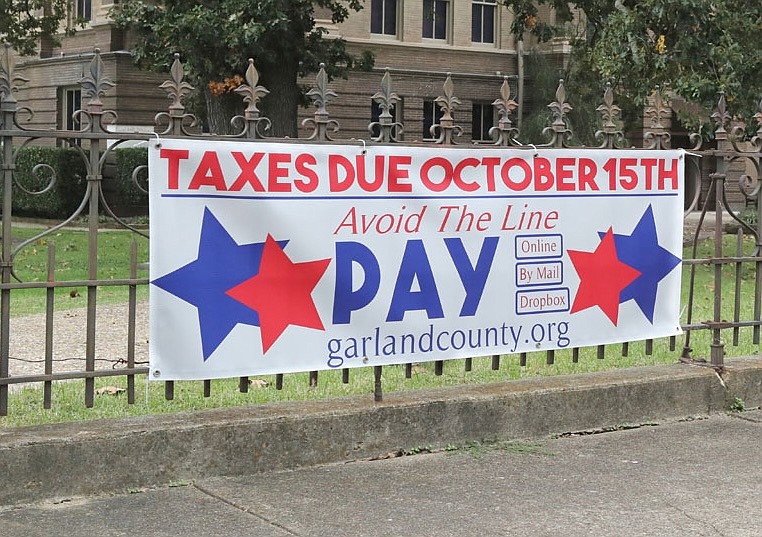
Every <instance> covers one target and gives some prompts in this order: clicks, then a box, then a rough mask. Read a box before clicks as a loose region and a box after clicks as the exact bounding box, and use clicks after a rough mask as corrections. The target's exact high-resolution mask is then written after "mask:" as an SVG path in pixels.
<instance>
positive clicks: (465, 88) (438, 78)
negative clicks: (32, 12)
mask: <svg viewBox="0 0 762 537" xmlns="http://www.w3.org/2000/svg"><path fill="white" fill-rule="evenodd" d="M113 5H114V0H75V1H74V2H73V3H72V14H71V16H72V17H73V18H80V19H84V20H86V21H87V22H86V23H85V26H84V27H83V28H80V29H78V31H77V33H76V34H75V35H74V36H70V37H62V38H61V39H60V41H61V45H60V46H53V45H52V44H50V43H49V42H46V41H43V42H42V43H41V47H40V53H39V56H37V57H29V58H19V59H18V60H17V65H16V68H17V71H18V73H19V74H20V75H21V76H23V77H24V78H26V79H27V80H28V82H27V83H25V84H23V85H21V86H20V88H19V89H20V91H19V93H18V94H17V99H18V100H19V102H20V103H21V104H22V105H23V106H27V107H29V108H30V109H32V110H34V111H35V114H34V117H32V118H30V120H29V126H30V127H35V128H51V127H54V128H58V129H75V128H77V117H76V115H75V114H74V112H75V111H76V110H78V109H79V107H80V106H81V100H82V93H81V89H80V87H79V81H80V80H81V79H82V78H83V77H84V76H85V75H86V74H87V73H86V70H87V69H88V68H89V63H90V59H91V58H92V53H93V50H94V49H95V48H98V49H99V50H100V52H101V58H102V60H103V65H104V70H105V76H106V77H107V78H108V79H109V80H111V81H112V82H114V83H115V87H114V88H113V89H111V90H110V91H108V92H107V93H106V95H105V97H104V98H103V104H104V107H105V108H106V109H109V110H114V111H116V112H117V115H118V117H117V119H116V121H115V125H116V127H115V129H116V130H121V129H123V130H127V131H128V130H135V129H139V130H146V129H151V128H152V127H153V125H154V116H155V114H156V113H157V112H159V111H162V110H165V109H166V107H167V97H166V93H165V92H164V91H163V90H161V89H160V88H159V85H160V84H161V83H162V82H163V81H164V80H166V79H167V77H168V75H167V74H156V73H149V72H144V71H140V70H138V69H137V68H136V67H135V66H134V64H133V60H132V57H131V55H130V48H131V40H130V37H129V36H128V35H125V33H124V32H122V31H120V30H118V29H116V28H115V27H114V26H113V24H112V23H111V21H110V19H109V15H108V14H109V10H110V9H111V8H112V7H113ZM327 15H328V14H327V13H321V12H320V11H319V10H318V11H317V12H316V20H317V23H318V24H319V25H321V26H324V27H326V28H327V29H328V31H329V33H328V38H332V37H341V38H343V39H345V40H346V41H347V43H348V48H349V50H350V51H351V52H353V53H354V54H356V55H360V54H362V53H363V52H365V51H369V52H371V53H372V54H373V56H374V58H375V66H374V68H373V69H372V70H371V71H367V72H359V71H353V72H351V73H350V74H349V77H348V78H347V79H346V80H333V81H332V82H331V84H330V87H331V89H332V90H333V91H334V92H336V93H337V94H338V97H337V98H335V99H334V100H333V101H332V103H331V105H330V108H329V111H330V114H331V117H332V118H333V119H335V120H337V121H338V122H339V124H340V126H341V136H340V137H341V138H366V139H367V138H369V137H370V135H371V133H370V132H369V131H368V124H369V123H370V122H371V121H374V120H376V119H377V118H378V115H379V112H380V110H379V108H378V105H377V104H376V103H374V102H373V100H372V98H371V96H372V95H373V94H375V93H376V92H378V91H379V88H380V84H381V79H382V76H383V74H384V73H385V72H386V71H387V70H388V72H389V73H390V75H391V78H392V86H393V87H392V90H393V91H394V92H395V93H396V94H397V95H398V96H399V97H400V102H399V103H398V104H397V105H396V106H395V109H394V110H393V112H392V113H393V115H394V117H395V120H396V121H398V122H400V123H402V124H404V132H402V133H401V135H400V136H399V138H400V139H401V140H404V141H406V142H415V141H421V140H425V139H429V138H431V137H432V133H431V131H430V127H431V125H432V124H435V123H437V122H438V120H439V118H440V117H441V110H440V109H439V107H438V106H437V105H436V103H435V99H436V98H437V97H439V96H440V95H442V93H443V84H444V81H445V79H446V77H447V74H448V73H450V74H451V78H452V81H453V83H454V92H455V95H456V96H457V97H458V98H459V101H460V104H459V105H458V106H457V108H456V109H455V111H454V113H453V116H454V120H455V122H456V124H458V125H460V126H461V127H462V128H463V134H462V137H461V139H462V140H463V141H464V142H469V141H471V140H476V141H486V140H488V139H489V134H488V132H489V129H490V128H491V127H492V126H493V125H494V124H495V121H496V118H495V112H494V110H493V107H492V102H493V101H494V100H495V99H496V98H497V97H499V95H500V86H501V84H502V83H503V80H504V78H505V77H507V79H508V80H509V81H510V83H511V88H512V95H513V96H514V99H516V100H517V101H518V102H521V101H522V100H523V97H524V87H525V86H524V83H523V82H524V79H525V78H526V73H524V72H523V62H522V58H523V50H522V49H523V47H522V45H523V43H521V42H519V41H517V40H516V39H515V37H514V36H513V35H511V33H510V26H511V22H512V20H511V14H510V12H509V11H508V10H507V9H506V8H505V7H504V6H502V5H499V4H498V3H497V2H496V0H367V1H366V4H365V8H364V9H363V10H361V11H360V12H357V13H352V14H351V15H350V17H349V19H348V20H347V21H346V22H345V23H342V24H340V25H335V24H332V23H331V21H330V17H329V16H327ZM544 16H547V17H552V13H545V15H544ZM567 52H568V51H567V50H566V49H564V48H563V47H560V48H558V49H557V51H556V52H551V55H554V56H555V57H557V58H558V59H559V61H560V59H561V58H562V57H563V56H564V54H565V53H567ZM168 53H169V52H168ZM311 82H312V81H311V80H305V81H304V83H305V84H310V83H311ZM312 113H313V111H312V110H309V109H303V110H300V115H301V116H302V117H310V116H311V115H312ZM300 134H301V133H300Z"/></svg>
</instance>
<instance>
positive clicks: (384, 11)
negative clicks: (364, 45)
mask: <svg viewBox="0 0 762 537" xmlns="http://www.w3.org/2000/svg"><path fill="white" fill-rule="evenodd" d="M399 4H400V1H399V0H371V3H370V35H372V36H378V37H392V38H394V37H397V36H398V35H399V27H400V20H399V15H400V9H399ZM377 6H380V8H381V18H380V28H379V27H374V26H376V25H375V24H374V22H375V19H374V15H375V14H376V13H377V9H378V8H377ZM374 8H375V9H374ZM389 10H393V11H394V13H393V15H392V16H389V13H388V12H389ZM388 25H393V28H392V29H391V30H393V31H389V30H390V29H389V28H388V27H387V26H388ZM377 30H380V31H377Z"/></svg>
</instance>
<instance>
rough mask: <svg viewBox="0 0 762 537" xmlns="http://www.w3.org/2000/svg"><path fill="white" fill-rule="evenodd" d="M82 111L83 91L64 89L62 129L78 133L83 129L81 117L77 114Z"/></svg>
mask: <svg viewBox="0 0 762 537" xmlns="http://www.w3.org/2000/svg"><path fill="white" fill-rule="evenodd" d="M81 109H82V90H81V89H64V90H63V93H62V95H61V128H62V129H63V130H67V131H78V130H80V128H81V124H80V121H79V115H75V112H77V111H78V110H81Z"/></svg>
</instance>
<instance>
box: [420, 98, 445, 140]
mask: <svg viewBox="0 0 762 537" xmlns="http://www.w3.org/2000/svg"><path fill="white" fill-rule="evenodd" d="M443 115H444V112H443V111H442V109H441V108H440V107H439V106H438V105H437V103H435V102H434V101H433V100H426V101H423V138H424V140H426V139H428V140H431V139H432V138H436V135H435V134H434V135H433V134H431V126H432V125H439V122H440V121H442V116H443Z"/></svg>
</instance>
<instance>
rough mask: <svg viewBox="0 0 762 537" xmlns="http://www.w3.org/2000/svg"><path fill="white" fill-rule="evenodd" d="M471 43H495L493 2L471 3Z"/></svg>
mask: <svg viewBox="0 0 762 537" xmlns="http://www.w3.org/2000/svg"><path fill="white" fill-rule="evenodd" d="M471 41H473V42H474V43H494V42H495V0H473V1H472V3H471Z"/></svg>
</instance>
